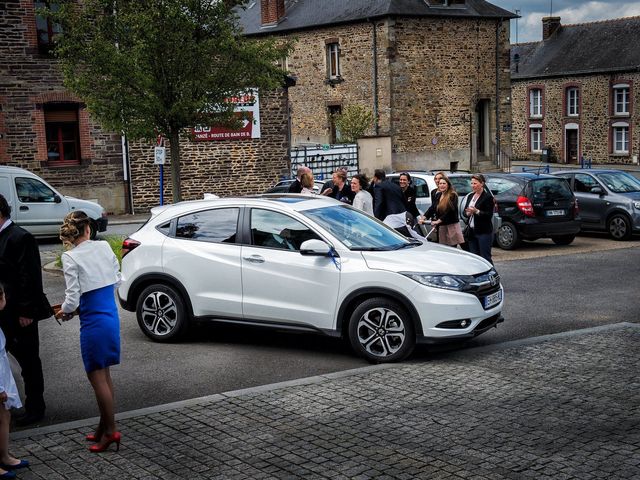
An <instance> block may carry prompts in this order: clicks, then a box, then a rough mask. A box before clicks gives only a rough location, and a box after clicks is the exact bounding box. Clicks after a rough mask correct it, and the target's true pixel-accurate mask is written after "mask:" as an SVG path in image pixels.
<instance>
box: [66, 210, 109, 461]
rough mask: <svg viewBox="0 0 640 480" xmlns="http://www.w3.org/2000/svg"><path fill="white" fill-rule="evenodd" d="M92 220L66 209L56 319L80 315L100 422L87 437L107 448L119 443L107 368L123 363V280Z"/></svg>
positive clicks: (96, 449) (84, 355)
mask: <svg viewBox="0 0 640 480" xmlns="http://www.w3.org/2000/svg"><path fill="white" fill-rule="evenodd" d="M90 222H91V219H90V218H89V217H88V216H87V215H86V214H85V213H84V212H81V211H75V212H71V213H70V214H68V215H67V216H66V217H65V219H64V223H63V224H62V226H61V227H60V239H61V240H62V242H63V243H64V245H65V247H67V248H68V250H67V251H65V252H64V253H63V254H62V269H63V271H64V279H65V282H66V286H67V288H66V290H65V299H64V302H63V303H62V305H61V307H60V310H59V311H58V312H57V313H56V317H57V318H61V319H62V320H70V319H71V318H72V317H73V316H74V315H75V313H78V315H79V316H80V350H81V352H82V361H83V362H84V369H85V370H86V372H87V376H88V377H89V381H90V382H91V386H92V387H93V391H94V392H95V395H96V400H97V402H98V408H99V409H100V423H99V424H98V428H97V429H96V431H95V433H92V434H89V435H87V440H88V441H92V442H96V443H95V445H92V446H91V447H90V448H89V450H90V451H92V452H96V453H97V452H103V451H105V450H106V449H107V448H109V445H111V444H112V443H115V444H116V450H117V449H119V448H120V432H118V431H116V422H115V415H114V394H113V383H112V381H111V373H110V372H109V367H110V366H111V365H117V364H119V363H120V319H119V317H118V307H117V306H116V301H115V296H114V289H115V287H116V286H117V285H118V284H119V283H120V267H119V265H118V260H117V258H116V256H115V255H114V254H113V251H112V250H111V247H110V246H109V244H108V243H107V242H102V241H93V240H90V239H89V238H90V236H91V227H90Z"/></svg>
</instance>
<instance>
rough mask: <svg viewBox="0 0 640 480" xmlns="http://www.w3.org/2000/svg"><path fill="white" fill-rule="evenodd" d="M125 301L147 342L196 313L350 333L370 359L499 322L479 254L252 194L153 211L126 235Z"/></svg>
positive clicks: (330, 207) (315, 201)
mask: <svg viewBox="0 0 640 480" xmlns="http://www.w3.org/2000/svg"><path fill="white" fill-rule="evenodd" d="M122 249H123V260H122V283H121V285H120V287H119V289H118V296H119V299H120V303H121V305H122V307H123V308H125V309H126V310H129V311H135V312H136V316H137V320H138V325H139V326H140V328H141V330H142V331H143V332H144V333H145V335H147V336H148V337H149V338H151V339H152V340H155V341H158V342H166V341H170V340H174V339H176V338H178V337H179V336H180V335H181V334H183V333H184V331H185V330H186V329H187V328H188V326H189V325H190V324H191V323H192V322H193V321H217V322H230V323H233V324H242V325H252V326H262V327H270V328H278V329H286V328H289V329H294V330H302V331H311V332H320V333H324V334H327V335H330V336H336V337H347V338H348V339H349V340H350V342H351V345H352V347H353V349H354V350H355V351H356V352H357V353H358V354H360V355H362V356H363V357H365V358H367V359H368V360H370V361H374V362H390V361H396V360H401V359H403V358H405V357H406V356H407V355H409V354H410V353H411V351H412V350H413V348H414V345H415V344H416V342H419V343H433V342H444V341H453V340H463V339H469V338H472V337H474V336H476V335H478V334H480V333H482V332H485V331H486V330H487V329H489V328H491V327H493V326H495V325H496V324H497V323H499V322H501V321H502V316H501V311H502V305H503V289H502V286H501V284H500V277H499V275H498V274H497V273H496V271H495V269H494V268H493V266H492V265H491V264H490V263H488V262H487V261H485V260H484V259H482V258H480V257H477V256H475V255H471V254H469V253H467V252H463V251H461V250H458V249H453V248H451V247H447V246H442V245H437V244H430V243H429V244H427V242H425V243H422V242H419V241H416V240H410V239H407V238H406V237H404V236H402V235H400V234H399V233H397V232H396V231H395V230H393V229H391V228H389V227H387V226H386V225H384V224H383V223H382V222H379V221H378V220H376V219H375V218H372V217H370V216H368V215H366V214H364V213H363V212H361V211H359V210H357V209H354V208H352V207H350V206H348V205H345V204H343V203H340V202H338V201H336V200H334V199H331V198H326V197H315V198H309V197H304V196H299V195H290V194H289V195H257V196H253V197H243V198H224V199H222V198H221V199H217V200H200V201H191V202H182V203H179V204H175V205H170V206H166V207H157V208H154V209H153V210H152V218H151V219H150V220H149V221H148V222H147V223H146V224H145V225H144V226H143V227H142V228H141V229H140V230H138V231H137V232H135V233H134V234H132V235H131V236H130V237H129V238H127V239H125V241H124V242H123V246H122Z"/></svg>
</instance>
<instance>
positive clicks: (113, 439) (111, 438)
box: [89, 432, 122, 453]
mask: <svg viewBox="0 0 640 480" xmlns="http://www.w3.org/2000/svg"><path fill="white" fill-rule="evenodd" d="M104 439H105V440H106V441H105V443H103V444H102V445H100V444H98V445H91V446H90V447H89V451H90V452H93V453H100V452H104V451H105V450H107V449H108V448H109V446H110V445H111V444H112V443H115V444H116V452H117V451H118V450H120V440H121V439H122V435H120V432H113V433H112V434H111V435H107V434H105V435H104Z"/></svg>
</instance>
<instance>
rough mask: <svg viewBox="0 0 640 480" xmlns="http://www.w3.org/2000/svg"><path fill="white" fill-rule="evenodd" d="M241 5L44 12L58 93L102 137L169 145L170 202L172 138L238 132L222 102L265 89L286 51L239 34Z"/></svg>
mask: <svg viewBox="0 0 640 480" xmlns="http://www.w3.org/2000/svg"><path fill="white" fill-rule="evenodd" d="M245 3H246V0H224V1H219V0H82V1H77V0H60V1H58V2H57V3H56V7H57V8H56V9H55V11H54V9H51V10H50V11H48V12H46V13H47V14H48V15H50V16H51V17H52V18H53V19H54V21H56V22H58V23H59V24H60V25H61V27H62V34H60V35H59V36H58V37H57V38H56V55H57V56H58V58H59V59H60V64H61V68H62V71H63V73H64V81H65V86H66V87H67V88H68V89H69V90H70V91H72V92H73V93H75V94H76V95H78V97H80V98H81V99H82V100H83V101H84V102H85V103H86V104H87V108H88V109H89V111H90V112H91V113H92V114H93V115H94V116H95V117H96V118H97V119H98V121H99V122H100V123H101V124H102V126H104V127H105V128H106V129H109V130H112V131H116V132H122V133H124V134H126V135H127V136H128V137H130V138H132V139H140V140H142V139H152V138H155V137H156V136H157V135H158V134H163V135H165V136H167V137H168V138H169V141H170V144H169V147H170V151H171V178H172V187H173V200H174V202H178V201H180V200H181V193H180V142H179V140H180V134H181V132H182V131H183V130H184V129H185V128H188V127H193V126H196V125H212V124H222V125H227V126H237V125H238V124H239V120H238V118H237V117H235V116H234V115H233V104H231V103H229V102H226V101H225V99H226V98H228V97H229V96H233V95H238V94H241V93H243V92H244V91H246V90H247V89H248V88H258V89H264V90H269V89H274V88H276V87H278V86H280V85H282V84H283V81H284V74H285V72H284V71H283V70H282V69H281V68H280V67H278V65H277V61H278V60H280V59H282V58H284V57H285V56H286V55H287V53H288V51H289V46H288V45H282V44H277V43H276V42H275V41H273V40H260V41H258V40H252V39H249V38H247V37H245V36H243V34H242V30H241V27H240V26H239V25H238V22H237V16H236V15H235V13H234V8H242V7H243V5H244V4H245Z"/></svg>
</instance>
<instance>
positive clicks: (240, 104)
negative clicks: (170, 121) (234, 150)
mask: <svg viewBox="0 0 640 480" xmlns="http://www.w3.org/2000/svg"><path fill="white" fill-rule="evenodd" d="M226 101H227V102H230V103H233V104H235V111H236V112H237V115H238V116H239V117H240V118H241V119H242V120H241V121H242V124H241V126H240V128H238V129H237V130H233V129H231V128H226V127H220V126H215V125H211V126H198V127H194V128H193V129H192V130H191V134H192V138H193V140H194V141H196V142H211V141H221V140H250V139H252V138H260V103H259V99H258V91H257V90H250V91H248V92H247V93H245V94H242V95H238V96H234V97H229V98H228V99H227V100H226Z"/></svg>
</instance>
